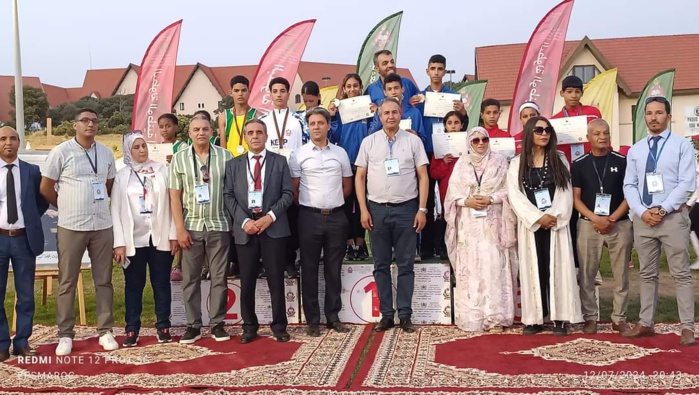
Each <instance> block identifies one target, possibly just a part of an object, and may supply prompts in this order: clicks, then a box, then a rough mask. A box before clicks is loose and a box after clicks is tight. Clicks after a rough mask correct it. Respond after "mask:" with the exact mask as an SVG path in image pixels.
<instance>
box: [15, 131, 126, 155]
mask: <svg viewBox="0 0 699 395" xmlns="http://www.w3.org/2000/svg"><path fill="white" fill-rule="evenodd" d="M122 138H123V135H121V134H98V135H97V137H95V140H97V141H99V142H100V143H102V144H104V145H105V146H106V147H107V148H109V149H111V150H112V151H113V152H114V157H115V158H121V157H122V156H123V154H122V152H121V146H122V143H121V142H122ZM70 139H72V137H68V136H51V138H48V137H47V136H46V132H44V131H41V132H35V133H27V142H29V145H30V146H31V148H32V149H34V150H47V151H48V150H50V149H51V148H53V147H55V146H57V145H58V144H60V143H62V142H64V141H66V140H70Z"/></svg>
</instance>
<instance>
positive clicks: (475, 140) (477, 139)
mask: <svg viewBox="0 0 699 395" xmlns="http://www.w3.org/2000/svg"><path fill="white" fill-rule="evenodd" d="M488 141H490V137H474V138H472V139H471V144H476V145H477V144H480V143H483V144H487V143H488Z"/></svg>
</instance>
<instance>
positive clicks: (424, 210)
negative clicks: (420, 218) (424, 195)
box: [417, 207, 427, 214]
mask: <svg viewBox="0 0 699 395" xmlns="http://www.w3.org/2000/svg"><path fill="white" fill-rule="evenodd" d="M417 211H419V212H421V213H425V214H427V207H420V208H419V209H417Z"/></svg>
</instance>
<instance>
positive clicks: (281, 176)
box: [223, 119, 293, 344]
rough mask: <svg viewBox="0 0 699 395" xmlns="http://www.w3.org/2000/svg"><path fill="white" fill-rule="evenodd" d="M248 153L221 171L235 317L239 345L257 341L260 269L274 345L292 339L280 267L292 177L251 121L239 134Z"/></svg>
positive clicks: (259, 126)
mask: <svg viewBox="0 0 699 395" xmlns="http://www.w3.org/2000/svg"><path fill="white" fill-rule="evenodd" d="M243 133H244V134H245V141H246V142H247V144H248V148H249V151H248V153H247V155H240V156H238V157H236V158H234V159H233V160H231V161H229V162H228V164H227V165H226V178H225V187H224V192H223V197H224V201H225V204H226V209H227V210H228V212H229V214H230V215H231V217H233V236H234V239H235V244H236V250H237V252H238V260H239V262H238V264H239V267H240V288H241V295H240V303H241V304H240V313H241V315H242V316H243V335H242V336H241V338H240V342H241V343H243V344H245V343H250V342H251V341H253V340H254V339H255V337H257V330H258V329H259V323H258V321H257V315H256V314H255V286H256V285H257V274H258V273H259V271H260V270H259V269H260V257H262V265H263V266H264V269H265V271H266V273H267V284H268V285H269V291H270V295H271V296H272V325H271V327H272V333H273V335H274V339H275V340H277V341H279V342H287V341H289V340H290V339H291V336H289V333H288V332H287V331H286V325H287V319H286V307H285V302H284V264H285V254H286V244H287V242H288V238H289V236H290V235H291V232H289V221H288V219H287V216H286V210H287V209H288V208H289V206H290V205H291V203H292V201H293V189H292V186H291V175H290V173H289V165H288V164H287V162H286V159H285V158H284V157H283V156H281V155H279V154H275V153H274V152H270V151H268V150H266V149H265V143H266V142H267V127H266V126H265V123H264V122H262V121H260V120H258V119H251V120H249V121H247V122H246V123H245V126H244V128H243Z"/></svg>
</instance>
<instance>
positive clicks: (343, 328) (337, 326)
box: [327, 321, 350, 333]
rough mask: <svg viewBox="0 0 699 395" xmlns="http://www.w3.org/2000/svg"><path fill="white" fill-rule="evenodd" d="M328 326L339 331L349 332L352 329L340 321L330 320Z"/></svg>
mask: <svg viewBox="0 0 699 395" xmlns="http://www.w3.org/2000/svg"><path fill="white" fill-rule="evenodd" d="M327 327H328V329H332V330H334V331H335V332H339V333H347V332H349V331H350V328H349V327H348V326H346V325H345V324H343V323H342V322H340V321H333V322H329V323H328V325H327Z"/></svg>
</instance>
